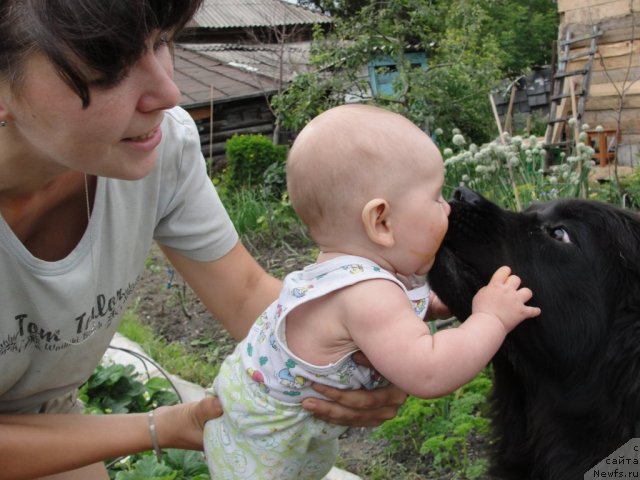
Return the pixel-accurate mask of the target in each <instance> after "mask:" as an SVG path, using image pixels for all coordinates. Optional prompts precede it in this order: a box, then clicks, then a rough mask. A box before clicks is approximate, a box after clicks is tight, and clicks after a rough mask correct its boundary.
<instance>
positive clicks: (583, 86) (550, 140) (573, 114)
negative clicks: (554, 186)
mask: <svg viewBox="0 0 640 480" xmlns="http://www.w3.org/2000/svg"><path fill="white" fill-rule="evenodd" d="M600 35H602V32H601V31H600V30H599V29H598V27H597V26H594V27H593V30H592V32H591V34H589V35H586V36H582V37H577V38H572V35H571V32H567V34H566V36H565V39H564V40H562V41H561V42H560V45H559V49H560V50H561V53H560V55H559V58H558V61H557V63H556V62H555V61H554V62H553V65H554V67H556V65H557V68H555V70H554V71H553V76H552V78H553V83H552V87H551V98H550V100H549V102H550V104H549V120H548V121H547V130H546V133H545V137H544V140H545V148H546V155H545V167H546V168H548V167H549V165H550V164H551V157H552V152H551V151H552V149H555V148H561V149H564V150H568V147H569V146H570V145H571V142H570V141H569V140H567V139H566V137H567V135H566V128H565V127H566V125H567V121H568V120H569V119H571V118H575V120H576V124H575V126H574V129H573V137H574V138H576V137H577V136H578V134H579V125H578V124H579V123H580V120H581V119H582V115H583V114H584V106H585V103H586V100H587V94H588V92H589V80H590V77H591V68H592V66H593V59H594V57H595V54H596V53H597V51H598V44H597V39H598V37H599V36H600ZM586 40H589V48H588V50H587V51H586V52H580V53H577V54H573V55H572V54H571V45H574V44H576V43H579V42H584V41H586ZM585 57H586V58H587V62H586V63H585V66H584V67H583V68H581V69H578V70H568V69H567V67H568V65H569V64H570V62H571V61H573V60H578V59H580V58H585ZM576 77H581V78H580V82H579V84H580V91H578V92H576V91H575V88H576ZM563 134H564V135H563ZM563 136H564V139H563Z"/></svg>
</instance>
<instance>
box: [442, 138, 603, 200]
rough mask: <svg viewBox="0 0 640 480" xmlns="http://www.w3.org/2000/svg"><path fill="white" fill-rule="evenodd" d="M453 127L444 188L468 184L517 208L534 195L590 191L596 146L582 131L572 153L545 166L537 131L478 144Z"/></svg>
mask: <svg viewBox="0 0 640 480" xmlns="http://www.w3.org/2000/svg"><path fill="white" fill-rule="evenodd" d="M452 133H453V135H452V140H451V142H452V144H453V145H454V147H453V148H445V149H444V150H443V156H444V158H445V162H444V164H445V171H446V182H445V183H446V185H445V190H447V191H446V192H445V194H449V193H450V192H451V191H452V190H453V189H454V188H456V187H457V186H459V185H466V186H468V187H469V188H472V189H474V190H476V191H478V192H481V193H482V194H483V195H484V196H486V197H487V198H489V199H491V200H493V201H494V202H496V203H498V204H499V205H502V206H503V207H506V208H510V209H513V210H521V209H523V208H526V207H527V206H528V205H529V204H530V203H531V202H534V201H545V200H551V199H554V198H561V197H587V196H589V187H590V185H589V181H588V180H589V171H590V170H591V169H592V168H593V167H594V165H595V163H594V161H593V159H592V158H591V157H592V155H593V149H592V148H591V147H589V146H587V145H586V144H585V143H584V139H583V138H582V135H581V138H580V139H579V141H578V143H577V144H576V146H575V148H574V153H573V154H572V155H568V156H567V155H565V154H564V153H559V154H558V155H557V159H556V161H555V162H554V163H553V164H552V165H550V166H548V168H546V167H547V166H546V165H545V149H544V146H543V144H542V143H541V142H540V141H539V140H538V138H537V137H536V136H533V135H532V136H530V137H528V138H523V137H521V136H514V137H510V136H508V135H506V134H505V135H504V136H503V138H502V139H498V140H494V141H493V142H490V143H487V144H485V145H482V146H477V145H475V144H473V143H471V144H467V140H466V139H465V137H464V136H463V135H462V134H461V133H460V131H459V130H456V129H454V130H453V132H452ZM584 135H586V134H584Z"/></svg>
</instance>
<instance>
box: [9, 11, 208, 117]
mask: <svg viewBox="0 0 640 480" xmlns="http://www.w3.org/2000/svg"><path fill="white" fill-rule="evenodd" d="M201 3H202V0H0V79H2V80H5V81H8V82H9V84H10V86H11V88H12V89H14V91H15V90H17V91H16V93H17V94H18V95H19V83H20V81H21V77H22V74H23V69H24V64H25V62H26V59H27V58H28V56H29V55H30V54H31V53H33V52H40V53H42V54H44V55H45V56H46V57H47V58H48V59H49V60H50V61H51V62H52V64H53V65H54V67H55V68H56V70H57V72H58V74H59V75H60V77H61V78H62V79H63V80H64V81H65V82H66V83H67V84H68V85H69V86H70V87H71V88H72V89H73V90H74V91H75V92H76V93H77V94H78V96H79V97H80V99H81V100H82V104H83V106H84V107H86V106H88V105H89V102H90V98H89V82H90V81H91V83H92V84H97V85H102V86H110V85H113V84H115V83H116V82H117V81H118V80H119V79H121V78H122V77H123V76H124V75H126V73H127V71H128V70H129V68H130V67H131V66H132V65H133V64H134V63H135V62H136V61H137V60H138V59H139V58H140V57H142V55H143V54H144V53H145V49H146V48H147V46H146V45H147V44H146V41H147V39H148V38H149V36H150V34H151V33H152V32H154V31H156V30H160V31H167V32H171V33H173V32H177V31H179V30H180V29H182V27H184V25H185V24H186V23H187V22H188V21H189V20H190V19H191V17H192V16H193V14H194V13H195V12H196V10H197V9H198V8H199V7H200V4H201ZM89 73H90V74H91V78H90V79H89V78H87V75H88V74H89ZM96 76H97V78H96Z"/></svg>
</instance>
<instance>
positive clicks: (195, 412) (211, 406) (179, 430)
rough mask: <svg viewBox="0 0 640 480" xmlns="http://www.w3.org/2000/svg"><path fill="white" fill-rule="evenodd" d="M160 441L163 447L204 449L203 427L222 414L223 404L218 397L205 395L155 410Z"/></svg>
mask: <svg viewBox="0 0 640 480" xmlns="http://www.w3.org/2000/svg"><path fill="white" fill-rule="evenodd" d="M154 415H155V421H156V428H157V434H158V443H159V444H160V446H161V447H165V446H167V447H172V448H183V449H187V450H202V448H203V446H202V429H203V428H204V424H205V423H206V422H207V420H211V419H212V418H217V417H219V416H220V415H222V406H221V405H220V402H219V401H218V399H217V398H216V397H205V398H203V399H202V400H200V401H198V402H189V403H183V404H179V405H172V406H170V407H159V408H157V409H156V410H155V413H154Z"/></svg>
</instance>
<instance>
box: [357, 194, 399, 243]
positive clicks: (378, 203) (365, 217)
mask: <svg viewBox="0 0 640 480" xmlns="http://www.w3.org/2000/svg"><path fill="white" fill-rule="evenodd" d="M362 223H363V225H364V230H365V232H366V233H367V236H368V237H369V239H370V240H371V241H372V242H373V243H375V244H377V245H380V246H382V247H392V246H393V244H394V243H395V240H394V238H393V230H392V228H391V207H390V206H389V203H387V201H386V200H385V199H383V198H374V199H373V200H369V201H368V202H367V204H366V205H365V206H364V207H363V209H362Z"/></svg>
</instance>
